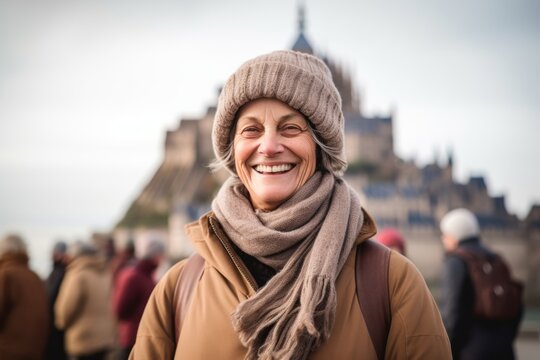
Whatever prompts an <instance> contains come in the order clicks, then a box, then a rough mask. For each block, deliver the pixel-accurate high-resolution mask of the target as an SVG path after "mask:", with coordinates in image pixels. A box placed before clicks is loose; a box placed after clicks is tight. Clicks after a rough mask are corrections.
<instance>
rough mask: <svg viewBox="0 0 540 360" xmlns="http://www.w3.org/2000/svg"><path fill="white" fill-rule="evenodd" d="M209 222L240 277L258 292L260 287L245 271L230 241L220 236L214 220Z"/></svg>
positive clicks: (211, 219)
mask: <svg viewBox="0 0 540 360" xmlns="http://www.w3.org/2000/svg"><path fill="white" fill-rule="evenodd" d="M209 220H210V227H212V230H213V231H214V234H216V236H217V238H218V239H219V241H220V242H221V244H222V245H223V247H224V248H225V250H226V251H227V253H228V254H229V257H230V258H231V260H232V262H233V263H234V265H235V266H236V268H237V269H238V271H239V272H240V275H241V276H242V278H243V279H244V280H245V281H246V282H247V283H248V284H249V286H250V287H251V290H253V292H256V291H257V287H258V286H257V285H256V284H255V282H254V281H253V280H252V279H251V276H250V275H249V274H248V273H247V270H246V269H245V266H243V264H241V263H240V261H239V260H238V259H237V258H236V255H235V254H234V251H233V250H232V249H231V246H230V244H229V243H228V241H225V240H224V239H223V238H222V237H221V236H220V233H219V231H217V228H216V226H215V225H214V221H213V220H214V218H212V217H210V218H209Z"/></svg>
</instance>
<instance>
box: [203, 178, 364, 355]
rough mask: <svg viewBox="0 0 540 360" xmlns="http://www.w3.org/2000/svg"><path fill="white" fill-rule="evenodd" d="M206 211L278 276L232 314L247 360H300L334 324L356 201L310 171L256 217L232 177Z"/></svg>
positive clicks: (358, 219) (358, 212)
mask: <svg viewBox="0 0 540 360" xmlns="http://www.w3.org/2000/svg"><path fill="white" fill-rule="evenodd" d="M212 209H213V211H214V213H215V214H216V217H217V219H218V220H219V222H220V223H221V225H222V227H223V230H224V231H225V233H226V234H227V236H228V237H229V238H230V239H231V241H233V242H234V243H235V244H236V245H237V246H238V247H239V248H240V249H241V250H242V251H244V252H245V253H247V254H249V255H251V256H254V257H255V258H256V259H257V260H259V261H260V262H262V263H264V264H267V265H269V266H271V267H273V268H274V269H276V270H277V271H278V273H277V274H276V275H275V276H274V277H273V278H272V279H270V281H269V282H268V283H267V284H266V285H265V286H264V287H263V288H261V289H259V290H258V291H257V293H256V294H255V295H254V296H253V297H251V298H249V299H247V300H245V301H243V302H242V303H240V304H239V305H238V307H237V308H236V310H235V311H234V313H233V314H232V324H233V327H234V329H235V331H236V332H237V333H238V336H239V339H240V341H241V342H242V344H243V345H244V346H245V347H246V348H247V349H248V350H247V355H246V359H249V360H251V359H285V360H287V359H305V358H306V357H307V356H308V355H309V353H310V352H311V351H312V350H314V349H316V348H317V347H318V346H320V344H321V343H322V342H323V341H325V340H326V339H327V338H328V337H329V335H330V331H331V329H332V327H333V324H334V317H335V310H336V290H335V281H336V279H337V276H338V274H339V272H340V271H341V269H342V267H343V265H344V263H345V260H346V258H347V256H348V255H349V253H350V251H351V250H352V248H353V246H354V244H355V240H356V238H357V236H358V234H359V233H360V229H361V227H362V224H363V220H364V219H363V215H362V209H361V206H360V201H359V198H358V195H357V194H356V193H355V192H354V190H352V189H351V188H350V187H349V186H348V185H347V184H346V183H345V182H344V181H343V180H341V179H338V178H335V177H334V175H332V174H331V173H328V172H316V173H315V174H314V175H313V176H312V177H311V178H310V179H309V180H308V181H307V182H306V183H305V184H304V185H303V186H302V187H301V188H300V189H299V190H298V191H297V192H296V193H295V194H294V195H293V196H292V197H291V198H289V199H288V200H287V201H285V202H284V203H283V204H281V205H280V206H279V207H278V208H277V209H275V210H273V211H270V212H262V211H258V210H253V207H252V205H251V203H250V200H249V194H248V192H247V190H246V188H245V187H244V185H243V184H242V183H241V182H240V180H239V179H238V178H236V177H231V178H229V179H228V180H227V181H226V182H225V183H224V184H223V186H222V187H221V189H220V191H219V193H218V195H217V197H216V199H215V200H214V202H213V203H212Z"/></svg>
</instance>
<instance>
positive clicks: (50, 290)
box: [45, 241, 68, 360]
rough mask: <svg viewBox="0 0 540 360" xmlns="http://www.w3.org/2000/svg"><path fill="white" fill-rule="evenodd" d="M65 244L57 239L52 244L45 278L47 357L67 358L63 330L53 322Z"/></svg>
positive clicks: (63, 273) (65, 252)
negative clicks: (48, 270) (47, 273)
mask: <svg viewBox="0 0 540 360" xmlns="http://www.w3.org/2000/svg"><path fill="white" fill-rule="evenodd" d="M67 261H68V260H67V244H66V243H65V242H64V241H58V242H56V243H55V244H54V246H53V250H52V263H53V264H52V265H53V266H52V270H51V273H50V274H49V276H48V277H47V279H46V280H45V289H46V290H47V296H48V298H49V314H50V317H51V320H52V321H51V326H50V335H49V341H48V343H47V357H46V358H47V359H51V360H64V359H67V355H66V350H65V345H64V332H63V331H62V330H60V329H58V328H57V327H56V325H55V324H54V318H55V316H54V304H55V303H56V298H57V297H58V293H59V291H60V285H61V284H62V281H63V280H64V275H65V273H66V266H67Z"/></svg>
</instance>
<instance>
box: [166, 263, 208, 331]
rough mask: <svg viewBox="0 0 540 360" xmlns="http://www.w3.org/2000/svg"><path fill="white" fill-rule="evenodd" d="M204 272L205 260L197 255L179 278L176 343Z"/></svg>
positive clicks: (175, 293)
mask: <svg viewBox="0 0 540 360" xmlns="http://www.w3.org/2000/svg"><path fill="white" fill-rule="evenodd" d="M203 270H204V259H203V257H202V256H201V255H199V254H197V253H195V254H193V255H191V256H190V257H189V258H188V259H187V260H186V264H185V265H184V268H183V269H182V272H181V273H180V275H179V276H178V280H177V281H176V286H175V288H174V294H173V304H174V306H175V308H174V330H175V332H174V336H175V339H176V341H178V339H179V338H180V332H181V330H182V324H183V323H184V319H185V318H186V314H187V309H189V305H190V301H191V295H192V294H193V290H194V289H195V286H196V285H197V283H198V282H199V280H200V278H201V276H202V273H203Z"/></svg>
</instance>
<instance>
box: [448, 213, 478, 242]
mask: <svg viewBox="0 0 540 360" xmlns="http://www.w3.org/2000/svg"><path fill="white" fill-rule="evenodd" d="M441 231H442V233H443V234H446V235H450V236H452V237H454V238H455V239H456V240H458V241H462V240H466V239H470V238H472V237H478V236H479V235H480V226H479V225H478V220H477V219H476V216H475V215H474V214H473V213H472V212H471V211H469V210H467V209H463V208H462V209H455V210H452V211H450V212H449V213H448V214H446V215H444V216H443V218H442V220H441Z"/></svg>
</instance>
